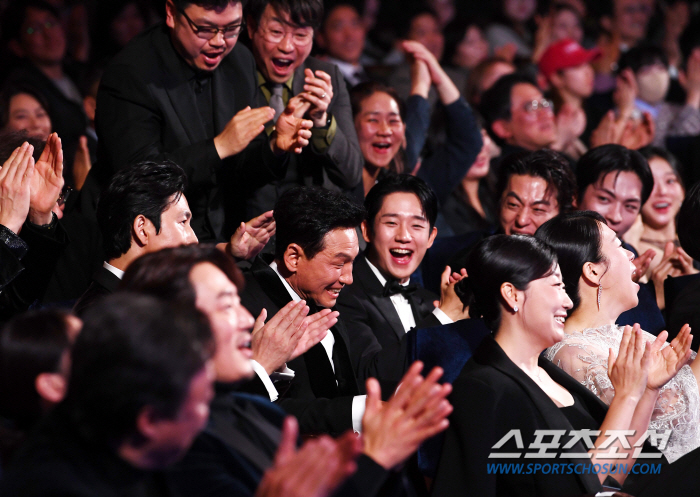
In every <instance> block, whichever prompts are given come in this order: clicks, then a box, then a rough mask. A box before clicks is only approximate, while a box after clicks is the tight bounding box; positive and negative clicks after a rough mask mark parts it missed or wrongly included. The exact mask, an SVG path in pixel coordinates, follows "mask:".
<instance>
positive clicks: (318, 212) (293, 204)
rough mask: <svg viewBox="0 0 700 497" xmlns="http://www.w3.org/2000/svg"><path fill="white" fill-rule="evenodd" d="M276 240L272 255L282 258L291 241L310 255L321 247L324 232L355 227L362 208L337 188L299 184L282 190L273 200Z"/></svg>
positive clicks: (320, 249)
mask: <svg viewBox="0 0 700 497" xmlns="http://www.w3.org/2000/svg"><path fill="white" fill-rule="evenodd" d="M274 212H275V222H276V224H277V243H276V244H275V257H276V258H277V259H282V257H283V256H284V252H285V251H286V250H287V247H288V246H289V245H290V244H291V243H296V244H298V245H299V246H300V247H301V248H302V249H303V250H304V255H305V256H306V257H307V258H309V259H312V258H313V257H314V256H315V255H316V254H317V253H319V252H320V251H322V250H323V247H324V237H325V236H326V234H327V233H329V232H331V231H333V230H335V229H339V228H343V229H347V228H356V227H357V226H359V225H360V223H361V222H362V220H363V219H364V218H365V210H364V209H363V208H362V207H360V206H358V205H357V204H355V203H354V202H352V201H351V200H350V199H348V197H346V196H345V195H344V194H342V193H340V192H334V191H330V190H326V189H324V188H320V187H313V186H300V187H297V188H293V189H291V190H289V191H287V192H285V193H283V194H282V195H281V196H280V198H279V199H278V200H277V203H276V204H275V211H274Z"/></svg>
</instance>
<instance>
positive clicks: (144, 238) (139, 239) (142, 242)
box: [131, 214, 156, 247]
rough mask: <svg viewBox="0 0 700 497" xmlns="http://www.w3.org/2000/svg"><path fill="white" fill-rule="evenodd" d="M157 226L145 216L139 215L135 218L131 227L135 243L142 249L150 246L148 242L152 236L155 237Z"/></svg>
mask: <svg viewBox="0 0 700 497" xmlns="http://www.w3.org/2000/svg"><path fill="white" fill-rule="evenodd" d="M155 231H156V230H155V226H153V223H152V222H151V220H150V219H148V218H147V217H146V216H144V215H143V214H139V215H138V216H136V217H135V218H134V222H133V224H132V226H131V233H132V237H133V239H134V241H135V242H136V244H137V245H139V246H140V247H144V246H146V245H148V240H149V238H150V237H151V236H155V234H156V232H155Z"/></svg>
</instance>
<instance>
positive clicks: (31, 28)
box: [24, 21, 58, 36]
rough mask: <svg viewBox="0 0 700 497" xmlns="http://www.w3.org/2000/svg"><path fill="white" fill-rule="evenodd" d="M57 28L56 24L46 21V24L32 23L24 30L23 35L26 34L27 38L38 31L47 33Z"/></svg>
mask: <svg viewBox="0 0 700 497" xmlns="http://www.w3.org/2000/svg"><path fill="white" fill-rule="evenodd" d="M56 26H58V23H56V22H53V21H46V22H41V23H39V22H38V23H34V24H32V25H31V26H27V29H25V30H24V32H25V33H27V34H28V35H29V36H31V35H33V34H36V33H38V32H39V31H49V30H51V29H53V28H55V27H56Z"/></svg>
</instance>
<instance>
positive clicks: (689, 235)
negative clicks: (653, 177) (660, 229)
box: [676, 183, 700, 261]
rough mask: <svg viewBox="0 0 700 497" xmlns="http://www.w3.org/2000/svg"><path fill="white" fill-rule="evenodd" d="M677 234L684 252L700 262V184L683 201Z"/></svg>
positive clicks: (694, 186)
mask: <svg viewBox="0 0 700 497" xmlns="http://www.w3.org/2000/svg"><path fill="white" fill-rule="evenodd" d="M676 233H677V234H678V241H679V242H680V243H681V247H683V250H685V251H686V252H688V255H690V257H692V258H693V259H695V260H696V261H697V260H700V183H695V184H694V185H693V186H692V187H691V188H690V190H688V193H687V194H686V196H685V199H684V200H683V204H681V209H680V211H678V217H677V218H676Z"/></svg>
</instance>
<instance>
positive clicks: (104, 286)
mask: <svg viewBox="0 0 700 497" xmlns="http://www.w3.org/2000/svg"><path fill="white" fill-rule="evenodd" d="M119 283H121V280H120V279H119V278H118V277H117V275H115V274H114V273H113V272H111V271H110V270H109V269H107V268H105V267H101V268H100V269H98V270H97V272H95V274H94V275H93V276H92V282H91V283H90V286H89V287H88V289H87V290H85V293H83V294H82V295H81V296H80V298H79V299H78V301H77V302H76V303H75V305H74V306H73V313H74V314H75V315H76V316H82V315H83V313H84V312H85V311H86V310H88V309H89V308H90V307H92V306H93V305H95V303H96V302H97V301H98V300H100V299H101V298H103V297H106V296H107V295H110V294H112V293H114V292H116V291H117V287H118V286H119Z"/></svg>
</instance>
